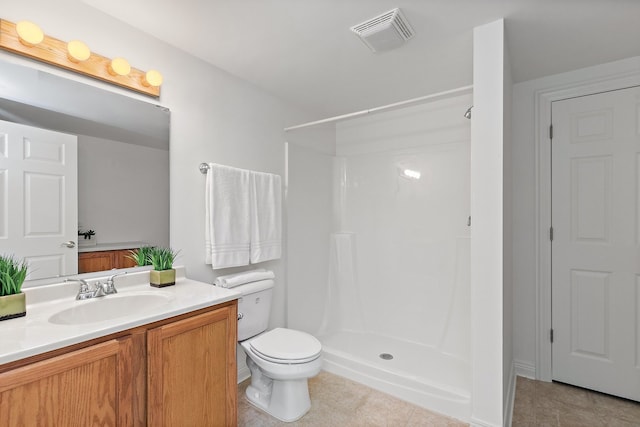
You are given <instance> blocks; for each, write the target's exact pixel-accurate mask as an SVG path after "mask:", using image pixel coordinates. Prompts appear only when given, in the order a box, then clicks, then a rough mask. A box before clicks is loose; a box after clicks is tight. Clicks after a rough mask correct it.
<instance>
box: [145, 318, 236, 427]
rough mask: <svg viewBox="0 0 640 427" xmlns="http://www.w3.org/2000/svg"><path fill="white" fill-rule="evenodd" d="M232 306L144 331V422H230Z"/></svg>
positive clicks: (233, 368)
mask: <svg viewBox="0 0 640 427" xmlns="http://www.w3.org/2000/svg"><path fill="white" fill-rule="evenodd" d="M236 312H237V310H236V309H235V307H233V309H232V308H231V307H227V308H224V309H219V310H216V311H212V312H209V313H204V314H201V315H198V316H193V317H191V318H189V319H184V320H181V321H178V322H174V323H170V324H168V325H164V326H160V327H158V328H155V329H151V330H149V331H148V332H147V370H148V376H147V378H148V384H149V386H148V394H147V396H148V397H147V398H148V401H147V402H148V403H147V404H148V411H147V414H148V417H149V418H148V424H149V425H150V426H194V427H198V426H234V425H236V422H237V421H236V420H237V408H236V404H237V398H236V394H237V385H236V384H237V371H236V339H235V335H236V332H235V331H236V322H237V319H236V317H237V316H236V314H235V313H236ZM231 336H234V339H233V340H231V339H230V337H231Z"/></svg>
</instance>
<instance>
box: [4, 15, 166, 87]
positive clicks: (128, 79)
mask: <svg viewBox="0 0 640 427" xmlns="http://www.w3.org/2000/svg"><path fill="white" fill-rule="evenodd" d="M0 48H2V49H4V50H7V51H9V52H12V53H15V54H18V55H22V56H26V57H28V58H32V59H36V60H38V61H42V62H46V63H47V64H50V65H54V66H57V67H60V68H64V69H67V70H71V71H75V72H77V73H80V74H84V75H86V76H89V77H93V78H96V79H99V80H102V81H105V82H108V83H111V84H115V85H118V86H122V87H125V88H127V89H130V90H134V91H136V92H140V93H143V94H145V95H149V96H153V97H156V98H157V97H159V96H160V86H161V85H162V74H160V73H159V72H158V71H156V70H149V71H147V72H145V71H142V70H138V69H136V68H132V67H131V65H129V62H127V61H126V60H125V59H123V58H115V59H113V60H112V59H109V58H106V57H104V56H102V55H98V54H97V53H94V52H91V50H90V49H89V47H88V46H87V45H86V44H85V43H83V42H81V41H79V40H72V41H70V42H69V43H66V42H63V41H61V40H58V39H56V38H53V37H50V36H47V35H46V34H44V32H43V31H42V30H41V29H40V27H38V26H37V25H36V24H34V23H33V22H29V21H20V22H18V23H17V24H14V23H13V22H9V21H6V20H4V19H2V20H0Z"/></svg>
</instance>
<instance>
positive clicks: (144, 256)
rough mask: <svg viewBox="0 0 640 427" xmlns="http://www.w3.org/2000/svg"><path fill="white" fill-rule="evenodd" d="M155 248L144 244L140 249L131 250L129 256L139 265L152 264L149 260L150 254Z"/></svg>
mask: <svg viewBox="0 0 640 427" xmlns="http://www.w3.org/2000/svg"><path fill="white" fill-rule="evenodd" d="M152 250H153V246H142V247H140V248H138V249H132V250H130V251H129V255H127V258H129V259H130V260H132V261H133V262H135V263H136V265H137V266H138V267H144V266H145V265H151V261H150V260H149V254H150V253H151V251H152Z"/></svg>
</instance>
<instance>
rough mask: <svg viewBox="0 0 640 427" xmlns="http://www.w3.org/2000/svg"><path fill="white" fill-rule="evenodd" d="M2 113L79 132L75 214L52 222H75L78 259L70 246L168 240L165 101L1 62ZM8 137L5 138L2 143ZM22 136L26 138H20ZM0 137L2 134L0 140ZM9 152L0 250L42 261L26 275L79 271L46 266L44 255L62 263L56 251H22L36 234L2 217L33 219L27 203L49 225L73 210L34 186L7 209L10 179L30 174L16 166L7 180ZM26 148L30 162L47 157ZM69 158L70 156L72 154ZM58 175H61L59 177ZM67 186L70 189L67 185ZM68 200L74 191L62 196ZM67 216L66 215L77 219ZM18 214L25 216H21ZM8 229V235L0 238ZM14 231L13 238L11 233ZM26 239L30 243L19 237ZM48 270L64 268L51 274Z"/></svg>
mask: <svg viewBox="0 0 640 427" xmlns="http://www.w3.org/2000/svg"><path fill="white" fill-rule="evenodd" d="M0 120H2V121H4V122H12V123H16V124H20V125H26V126H28V127H29V128H28V129H31V128H35V129H37V132H40V129H46V130H48V131H55V132H62V133H64V134H69V135H73V136H76V137H77V164H76V165H75V167H76V170H77V211H74V212H71V213H72V214H73V215H75V214H77V219H76V220H74V221H72V222H69V223H68V224H71V226H60V227H58V228H60V229H62V228H65V229H67V230H66V232H67V233H68V232H69V229H70V228H73V230H71V232H72V233H73V234H72V236H74V237H75V239H74V241H75V244H76V246H75V248H74V249H73V250H72V251H71V252H68V253H69V254H73V255H71V258H73V257H75V259H77V255H75V251H76V250H77V251H78V252H79V253H81V254H83V253H84V254H86V253H93V252H97V251H103V250H110V249H129V248H135V247H136V246H140V245H141V244H149V245H162V246H168V244H169V124H170V113H169V110H168V109H167V108H164V107H161V106H159V105H154V104H152V103H148V102H144V101H141V100H138V99H135V98H131V97H128V96H125V95H121V94H118V93H114V92H110V91H107V90H103V89H100V88H98V87H96V86H92V85H87V84H84V83H81V82H78V81H74V80H70V79H66V78H63V77H60V76H57V75H53V74H49V73H47V72H43V71H41V70H37V69H34V68H30V67H25V66H22V65H17V64H13V63H9V62H4V61H0ZM10 125H11V124H9V125H7V126H10ZM0 133H2V132H0ZM2 136H3V135H0V137H2ZM9 137H10V135H9ZM9 137H5V144H6V140H8V139H10V138H9ZM14 139H15V138H14ZM22 139H23V140H26V138H24V137H23V138H22ZM1 140H2V138H0V142H2V141H1ZM0 145H2V144H0ZM36 145H37V144H35V143H32V144H31V146H36ZM9 147H11V146H10V145H9ZM20 147H21V148H20V151H24V153H19V156H18V157H20V158H26V157H28V154H27V151H28V150H27V148H25V147H27V145H26V144H25V145H24V147H23V146H22V145H20ZM61 147H62V146H61ZM0 148H2V147H0ZM65 149H66V148H60V149H43V150H42V152H43V153H45V154H46V155H48V154H51V155H52V156H53V157H56V156H59V157H60V158H61V159H62V158H63V157H62V154H60V153H61V152H64V150H65ZM7 151H10V150H7V149H6V148H5V149H4V151H3V150H0V157H2V155H5V156H4V157H5V159H4V160H5V163H4V164H2V165H0V172H3V173H4V172H6V171H7V170H8V171H9V172H8V174H5V175H2V174H0V181H2V182H1V184H3V185H5V186H6V185H7V183H8V186H9V187H8V188H9V191H8V192H7V190H6V188H5V189H4V190H3V189H2V188H0V196H3V200H4V202H3V206H4V208H3V209H0V220H4V224H7V223H8V224H9V225H8V231H7V230H5V231H4V232H3V231H2V226H0V253H3V254H17V255H18V256H19V257H20V258H26V259H28V260H29V262H30V264H31V259H38V260H43V262H42V263H41V265H42V266H44V267H43V268H38V267H36V268H33V269H31V270H32V271H30V273H29V276H28V280H29V279H30V280H39V279H44V278H47V277H56V276H60V275H75V274H78V271H77V270H75V271H74V270H73V268H66V267H62V268H58V267H57V266H55V267H54V268H51V269H49V268H48V267H47V266H46V265H47V262H49V264H51V265H54V264H56V263H57V264H61V262H60V261H59V260H57V259H56V258H55V256H49V257H48V258H47V256H46V255H42V254H30V253H26V252H29V251H30V250H29V249H22V242H24V241H28V240H29V239H31V238H33V237H34V235H35V234H37V233H34V232H32V233H31V234H30V235H29V232H28V230H27V228H28V227H27V226H26V225H25V227H24V230H25V231H24V233H22V230H21V231H20V232H18V230H17V228H23V227H13V229H12V225H11V222H10V221H9V222H7V218H9V219H10V218H11V217H12V216H13V217H15V216H21V217H24V218H31V216H32V213H30V211H29V210H28V209H29V206H31V209H32V211H35V210H36V209H37V210H38V212H39V213H40V214H41V216H42V218H44V219H43V220H42V221H44V222H50V223H54V228H55V227H57V223H58V222H59V223H60V224H62V222H63V221H62V219H61V218H60V217H62V216H66V217H68V213H69V212H70V211H71V209H68V206H61V207H60V208H59V209H51V211H55V212H52V213H50V214H49V213H47V211H48V210H49V207H50V206H54V205H55V203H51V202H50V201H49V200H44V199H49V194H48V193H47V191H46V190H41V191H40V193H37V194H41V195H42V196H37V197H38V198H39V199H40V200H37V199H36V196H33V194H36V193H34V192H32V193H31V194H32V196H31V197H32V199H29V200H27V198H26V197H25V202H23V203H19V204H16V205H19V206H18V207H15V206H14V207H13V208H12V209H14V211H11V210H10V209H8V208H7V205H10V204H11V196H9V197H8V196H7V194H9V195H11V194H12V193H11V185H15V184H16V182H18V181H20V182H22V183H21V184H20V185H24V187H25V188H26V187H27V186H28V185H29V184H28V183H27V182H28V179H29V178H28V177H26V176H27V175H28V172H22V171H21V170H20V169H19V168H18V169H17V171H18V172H19V173H18V174H16V173H14V174H13V176H14V178H13V179H11V180H9V179H5V178H6V176H9V174H11V168H12V167H13V166H12V162H14V163H13V165H15V161H14V160H11V159H12V158H11V157H9V156H7V155H6V152H7ZM14 151H17V150H15V149H14ZM14 155H15V153H14ZM30 155H31V157H32V158H35V159H36V161H40V160H42V161H41V163H44V162H45V161H46V159H44V158H38V156H37V155H33V153H30ZM7 159H8V160H7ZM43 159H44V160H43ZM65 159H66V157H65ZM69 159H73V161H75V159H76V156H71V157H69ZM0 160H2V159H0ZM65 161H66V160H65ZM65 161H61V163H64V162H65ZM7 162H8V163H7ZM69 162H71V160H69ZM7 165H8V166H7ZM20 174H22V175H23V176H24V178H19V179H18V180H16V179H15V176H19V175H20ZM39 176H40V177H41V178H42V177H44V178H42V179H41V181H43V182H44V181H46V178H47V177H46V173H44V174H41V175H39ZM64 180H65V177H63V178H60V179H58V181H64ZM50 181H53V180H50ZM58 181H56V182H58ZM43 188H53V189H54V192H55V191H56V189H57V188H58V187H57V184H54V185H52V186H49V187H47V186H46V185H45V186H43ZM3 191H4V192H3ZM64 191H65V190H62V191H61V193H64ZM69 192H70V193H73V191H71V190H69ZM51 198H54V196H51ZM71 199H73V197H71V198H67V197H65V198H64V200H71ZM7 200H8V201H7ZM34 200H35V203H34ZM59 200H63V198H62V197H61V198H60V199H59ZM71 205H74V204H73V203H71ZM33 206H37V207H35V208H34V207H33ZM15 210H18V212H15ZM7 212H8V213H7ZM43 212H44V213H43ZM56 214H59V215H57V216H56ZM73 215H72V216H71V217H73V218H76V217H74V216H73ZM23 221H24V222H25V224H26V223H27V220H26V219H25V220H23ZM42 221H41V222H42ZM32 222H33V221H32ZM75 222H77V224H75ZM0 225H1V224H0ZM76 225H77V226H76ZM5 227H7V226H6V225H5ZM89 230H91V231H93V232H94V233H95V234H93V235H91V238H90V239H86V238H85V237H84V236H83V235H78V234H77V233H78V232H80V231H85V232H87V231H89ZM9 234H12V235H13V237H12V238H9V239H7V238H5V237H6V236H7V235H9ZM16 235H18V240H16V239H15V236H16ZM67 235H68V234H67ZM12 239H13V240H12ZM58 240H59V239H58ZM56 242H57V241H56ZM64 243H66V242H64ZM64 243H62V242H61V244H64ZM56 244H57V243H56ZM26 246H28V245H27V244H25V247H26ZM127 246H129V248H127ZM21 251H22V252H21ZM36 265H37V263H36ZM113 265H116V264H113ZM113 265H111V266H109V267H108V269H110V268H111V267H113ZM75 268H77V267H75ZM54 271H61V272H62V273H61V274H56V273H52V272H54Z"/></svg>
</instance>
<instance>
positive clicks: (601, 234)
mask: <svg viewBox="0 0 640 427" xmlns="http://www.w3.org/2000/svg"><path fill="white" fill-rule="evenodd" d="M552 118H553V138H552V142H551V144H552V150H551V153H552V154H551V157H552V158H551V162H552V172H551V173H552V225H553V241H552V307H553V309H552V316H553V319H552V324H553V338H554V340H553V344H552V347H553V355H552V357H553V360H552V365H553V379H554V380H557V381H562V382H566V383H569V384H574V385H577V386H581V387H585V388H589V389H593V390H598V391H602V392H605V393H609V394H613V395H617V396H622V397H625V398H629V399H633V400H637V401H640V339H639V338H640V337H639V334H640V328H639V326H638V322H639V319H640V318H639V317H638V305H639V298H640V250H639V248H640V169H639V166H640V88H629V89H624V90H617V91H612V92H606V93H600V94H595V95H589V96H583V97H579V98H573V99H568V100H563V101H557V102H554V103H553V105H552Z"/></svg>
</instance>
